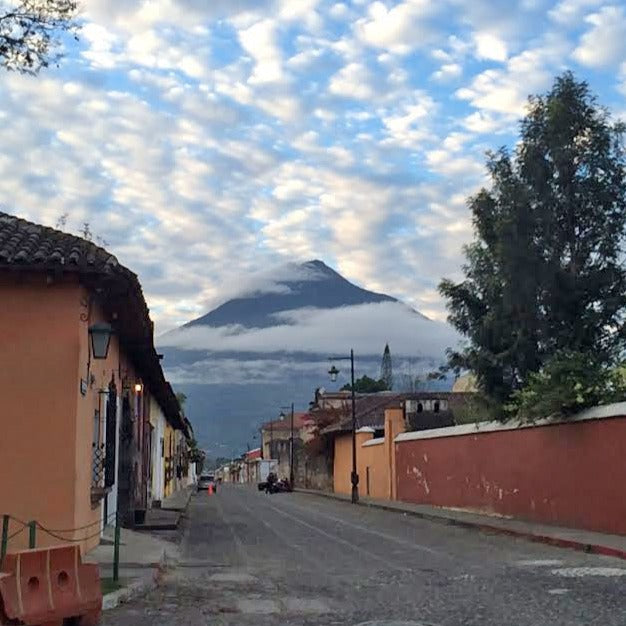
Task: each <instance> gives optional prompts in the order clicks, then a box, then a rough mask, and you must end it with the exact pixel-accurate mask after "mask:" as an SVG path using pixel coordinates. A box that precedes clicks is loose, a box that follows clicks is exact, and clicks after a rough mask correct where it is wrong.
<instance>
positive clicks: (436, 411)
mask: <svg viewBox="0 0 626 626" xmlns="http://www.w3.org/2000/svg"><path fill="white" fill-rule="evenodd" d="M433 410H434V411H435V413H439V400H435V406H434V408H433Z"/></svg>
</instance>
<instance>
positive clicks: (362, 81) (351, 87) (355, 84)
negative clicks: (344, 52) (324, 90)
mask: <svg viewBox="0 0 626 626" xmlns="http://www.w3.org/2000/svg"><path fill="white" fill-rule="evenodd" d="M371 83H372V75H371V72H370V71H369V70H368V69H367V67H366V66H365V65H363V64H362V63H349V64H348V65H346V66H345V67H343V68H341V70H339V72H337V73H336V74H335V75H334V76H332V77H331V79H330V82H329V85H328V91H329V92H330V93H332V94H334V95H336V96H343V97H344V98H354V99H356V100H367V99H370V98H372V97H373V96H374V89H373V87H372V85H371Z"/></svg>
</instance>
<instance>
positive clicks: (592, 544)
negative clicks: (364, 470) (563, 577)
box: [296, 489, 626, 559]
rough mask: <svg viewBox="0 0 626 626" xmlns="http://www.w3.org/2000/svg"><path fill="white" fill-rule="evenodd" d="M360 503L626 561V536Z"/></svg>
mask: <svg viewBox="0 0 626 626" xmlns="http://www.w3.org/2000/svg"><path fill="white" fill-rule="evenodd" d="M296 491H299V492H301V493H308V494H311V495H316V496H322V497H325V498H332V499H334V500H342V501H345V502H350V496H349V495H346V494H339V493H329V492H324V491H315V490H312V489H297V490H296ZM360 503H361V504H362V505H364V506H371V507H375V508H380V509H385V510H388V511H396V512H399V513H406V514H408V515H415V516H417V517H421V518H422V519H428V520H432V521H438V522H444V523H447V524H454V525H456V526H463V527H468V528H469V527H474V528H479V529H482V530H490V531H496V532H501V533H504V534H508V535H515V536H518V537H525V538H527V539H529V540H531V541H539V542H541V543H547V544H551V545H554V546H559V547H564V548H574V549H576V550H584V551H585V552H591V553H595V554H603V555H606V556H615V557H618V558H622V559H626V536H623V535H607V534H604V533H596V532H591V531H586V530H576V529H572V528H563V527H560V526H548V525H547V524H536V523H534V522H524V521H521V520H516V519H510V518H506V517H496V516H491V515H481V514H480V513H471V512H468V511H462V510H456V509H446V508H442V507H436V506H428V505H423V504H410V503H407V502H397V501H395V502H394V501H389V500H377V499H375V498H367V497H361V498H360Z"/></svg>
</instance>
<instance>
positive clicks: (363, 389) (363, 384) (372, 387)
mask: <svg viewBox="0 0 626 626" xmlns="http://www.w3.org/2000/svg"><path fill="white" fill-rule="evenodd" d="M351 390H352V385H351V384H350V383H348V384H347V385H344V386H343V387H342V388H341V391H351ZM354 391H355V392H357V393H376V392H378V391H389V389H388V387H387V384H386V383H385V381H384V380H382V379H380V380H374V379H373V378H370V377H369V376H367V375H363V376H361V378H358V379H357V380H355V381H354Z"/></svg>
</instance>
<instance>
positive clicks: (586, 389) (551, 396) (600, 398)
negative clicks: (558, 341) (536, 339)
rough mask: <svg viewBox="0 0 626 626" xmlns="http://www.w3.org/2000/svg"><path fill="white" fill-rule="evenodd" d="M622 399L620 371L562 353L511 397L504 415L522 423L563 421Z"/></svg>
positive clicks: (625, 391)
mask: <svg viewBox="0 0 626 626" xmlns="http://www.w3.org/2000/svg"><path fill="white" fill-rule="evenodd" d="M625 396H626V377H625V376H624V375H623V373H622V372H621V371H620V370H615V369H609V368H607V367H606V366H605V365H603V364H602V363H601V362H600V361H599V360H598V359H597V358H596V357H595V355H593V354H589V353H585V352H572V351H561V352H558V353H557V354H555V355H554V356H553V357H551V358H550V359H549V360H548V361H547V362H546V364H545V365H544V367H543V368H542V369H541V370H540V371H539V372H536V373H534V374H532V375H531V376H530V378H529V381H528V383H527V384H526V385H525V386H524V387H523V388H522V389H520V390H517V391H515V392H514V393H513V396H512V400H511V402H510V403H509V404H507V405H506V406H505V411H506V413H507V414H508V415H509V416H510V417H516V418H519V419H521V420H524V421H534V420H536V419H541V418H563V417H568V416H570V415H573V414H575V413H578V412H579V411H582V410H583V409H586V408H589V407H592V406H597V405H600V404H609V403H611V402H616V401H620V400H622V399H624V397H625Z"/></svg>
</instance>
